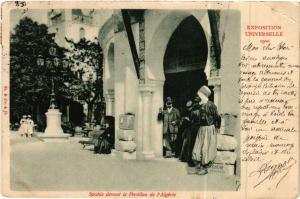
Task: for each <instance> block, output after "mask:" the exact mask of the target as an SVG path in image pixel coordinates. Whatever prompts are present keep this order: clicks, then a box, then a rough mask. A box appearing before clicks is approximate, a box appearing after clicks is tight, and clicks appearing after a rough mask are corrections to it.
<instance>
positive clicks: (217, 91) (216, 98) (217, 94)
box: [214, 84, 221, 111]
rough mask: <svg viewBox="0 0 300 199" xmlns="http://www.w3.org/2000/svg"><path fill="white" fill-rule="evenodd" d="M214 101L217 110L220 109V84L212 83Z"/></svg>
mask: <svg viewBox="0 0 300 199" xmlns="http://www.w3.org/2000/svg"><path fill="white" fill-rule="evenodd" d="M214 103H215V105H216V106H217V108H218V111H221V85H219V84H217V85H214Z"/></svg>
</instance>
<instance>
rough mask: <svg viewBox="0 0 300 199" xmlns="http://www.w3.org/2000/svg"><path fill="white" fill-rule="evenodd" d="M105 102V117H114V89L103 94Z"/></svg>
mask: <svg viewBox="0 0 300 199" xmlns="http://www.w3.org/2000/svg"><path fill="white" fill-rule="evenodd" d="M105 101H106V115H109V116H114V115H115V110H114V109H115V107H114V102H115V91H114V89H108V90H107V91H106V93H105Z"/></svg>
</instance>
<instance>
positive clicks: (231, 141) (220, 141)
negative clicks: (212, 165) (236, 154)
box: [217, 134, 237, 151]
mask: <svg viewBox="0 0 300 199" xmlns="http://www.w3.org/2000/svg"><path fill="white" fill-rule="evenodd" d="M236 147H237V140H236V139H235V138H234V137H232V136H228V135H222V134H217V149H219V150H224V151H230V150H234V149H235V148H236Z"/></svg>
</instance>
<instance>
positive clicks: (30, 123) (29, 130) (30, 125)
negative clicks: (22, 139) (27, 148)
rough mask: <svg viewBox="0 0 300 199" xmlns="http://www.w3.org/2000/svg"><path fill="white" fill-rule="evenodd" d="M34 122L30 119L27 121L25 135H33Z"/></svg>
mask: <svg viewBox="0 0 300 199" xmlns="http://www.w3.org/2000/svg"><path fill="white" fill-rule="evenodd" d="M33 126H34V122H33V120H32V119H27V133H28V135H31V134H32V133H33Z"/></svg>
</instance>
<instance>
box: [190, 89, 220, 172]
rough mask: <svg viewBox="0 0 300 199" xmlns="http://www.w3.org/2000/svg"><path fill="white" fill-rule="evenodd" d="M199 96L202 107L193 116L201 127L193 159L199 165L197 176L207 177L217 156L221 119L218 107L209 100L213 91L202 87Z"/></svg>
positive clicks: (194, 120)
mask: <svg viewBox="0 0 300 199" xmlns="http://www.w3.org/2000/svg"><path fill="white" fill-rule="evenodd" d="M197 95H198V96H199V97H200V99H201V102H200V106H199V107H198V108H197V109H195V110H194V111H193V112H192V114H191V118H192V122H193V123H194V125H199V129H198V133H197V137H196V141H195V145H194V149H193V154H192V158H193V160H194V161H195V162H196V164H197V167H196V168H197V174H198V175H205V174H207V173H208V171H207V169H208V168H209V167H210V166H211V164H212V163H213V161H214V159H215V157H216V154H217V130H216V128H218V129H219V128H220V125H221V117H220V116H219V114H218V111H217V107H216V105H215V104H214V103H213V102H211V101H209V100H208V97H209V96H210V95H211V91H210V89H209V88H208V87H207V86H202V87H201V88H200V89H199V91H198V92H197Z"/></svg>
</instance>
